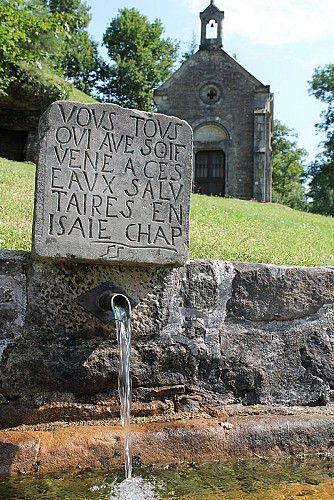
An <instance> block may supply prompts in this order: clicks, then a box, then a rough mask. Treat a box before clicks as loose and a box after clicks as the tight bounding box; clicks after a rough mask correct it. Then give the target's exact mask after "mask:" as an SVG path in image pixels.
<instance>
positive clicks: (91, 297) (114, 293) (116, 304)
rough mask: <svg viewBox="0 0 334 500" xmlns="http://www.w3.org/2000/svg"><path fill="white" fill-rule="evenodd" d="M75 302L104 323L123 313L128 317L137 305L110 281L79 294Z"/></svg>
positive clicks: (118, 317)
mask: <svg viewBox="0 0 334 500" xmlns="http://www.w3.org/2000/svg"><path fill="white" fill-rule="evenodd" d="M76 302H77V303H78V304H80V305H81V306H82V307H84V308H85V309H86V310H87V311H89V312H90V313H92V314H94V316H97V317H98V318H99V319H100V320H101V321H103V322H104V323H107V322H108V321H112V320H116V321H117V320H120V319H121V317H122V314H124V313H125V316H126V318H127V319H130V316H131V311H132V308H133V307H135V306H136V305H137V303H136V302H134V301H133V300H132V299H130V298H128V297H127V296H126V295H125V294H124V293H123V290H121V289H119V288H117V287H115V286H114V285H113V284H112V283H111V282H106V283H104V284H102V285H99V286H98V287H96V288H94V289H93V290H90V291H89V292H86V293H84V294H82V295H80V297H77V299H76Z"/></svg>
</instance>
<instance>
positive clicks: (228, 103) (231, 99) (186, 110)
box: [155, 50, 265, 199]
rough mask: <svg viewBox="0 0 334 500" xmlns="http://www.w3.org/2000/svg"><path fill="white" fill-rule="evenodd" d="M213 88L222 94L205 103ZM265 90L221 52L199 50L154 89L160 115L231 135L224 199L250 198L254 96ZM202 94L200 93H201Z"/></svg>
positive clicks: (251, 194)
mask: <svg viewBox="0 0 334 500" xmlns="http://www.w3.org/2000/svg"><path fill="white" fill-rule="evenodd" d="M210 84H214V85H215V86H216V87H217V88H218V93H219V94H220V97H219V99H217V97H216V98H214V99H213V100H212V101H213V103H209V99H207V101H206V102H203V99H201V97H200V95H202V96H203V95H204V96H205V86H206V85H210ZM259 89H261V90H262V89H265V87H264V86H263V85H262V84H261V83H260V82H258V81H257V80H256V79H255V78H254V77H252V76H251V75H250V74H249V73H247V71H246V70H244V69H243V68H242V67H241V66H240V65H239V64H238V63H237V62H236V61H234V60H233V59H232V58H231V57H230V56H228V55H227V54H226V53H225V52H224V51H221V50H215V51H214V50H211V51H207V50H205V51H204V50H202V51H199V52H197V53H196V54H195V55H194V56H192V57H191V59H190V60H189V61H188V62H187V63H185V64H184V66H183V67H181V69H180V70H179V71H177V72H176V73H175V74H174V75H173V76H172V78H171V79H170V80H169V81H168V82H167V84H165V85H163V86H162V87H161V88H160V89H158V90H157V91H156V93H155V99H156V102H157V106H158V111H159V112H162V113H166V114H169V115H175V116H178V117H179V118H182V119H185V120H187V121H188V122H189V123H190V125H192V126H193V127H194V124H196V125H198V123H199V122H201V121H203V123H204V122H216V123H220V124H221V125H223V126H224V127H225V128H226V130H227V131H228V133H229V135H230V138H231V139H230V143H229V152H228V155H227V165H226V167H227V171H228V179H227V184H228V186H227V187H228V194H229V195H230V196H233V197H238V198H248V199H249V198H252V197H253V147H254V104H255V91H256V90H259ZM201 90H202V92H201Z"/></svg>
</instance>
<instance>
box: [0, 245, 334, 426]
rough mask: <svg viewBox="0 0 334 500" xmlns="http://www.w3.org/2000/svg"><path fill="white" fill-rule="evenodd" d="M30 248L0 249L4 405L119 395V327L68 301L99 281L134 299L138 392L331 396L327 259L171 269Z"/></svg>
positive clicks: (308, 399)
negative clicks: (36, 253)
mask: <svg viewBox="0 0 334 500" xmlns="http://www.w3.org/2000/svg"><path fill="white" fill-rule="evenodd" d="M28 257H29V256H28V255H27V254H23V253H20V252H2V253H1V266H0V268H1V269H2V271H1V272H2V274H1V276H0V291H1V298H2V300H1V301H0V317H1V335H2V337H1V342H2V347H3V355H2V364H1V393H2V396H1V397H2V401H3V405H8V404H10V403H9V402H15V404H23V403H27V402H29V404H36V405H38V404H42V403H50V402H61V401H64V402H69V401H70V402H74V403H75V402H79V403H92V402H98V401H99V400H104V401H106V400H108V398H109V399H110V398H112V397H113V396H115V394H116V393H117V371H118V347H117V343H116V336H115V325H114V323H113V322H111V323H108V324H103V323H101V322H100V320H99V319H97V318H95V317H94V316H92V315H91V314H90V313H89V312H87V311H86V310H85V309H83V308H82V307H80V306H79V305H78V304H77V302H76V301H75V299H76V298H77V297H78V296H79V295H81V294H82V293H84V292H86V291H88V290H90V289H92V288H94V287H96V286H98V285H100V284H101V283H104V282H105V281H111V282H113V283H114V284H115V286H117V287H120V288H122V289H123V290H124V292H125V293H126V294H127V295H128V296H129V297H130V298H132V299H133V300H134V301H135V302H136V303H137V304H138V305H137V306H136V307H135V308H134V310H133V315H132V317H133V341H132V359H131V372H132V378H133V386H134V398H135V400H138V401H141V400H142V401H146V402H149V401H150V400H161V401H163V402H165V403H166V402H167V403H168V402H171V403H172V404H174V405H176V404H178V405H182V404H184V405H190V406H194V405H195V406H196V404H200V403H198V401H200V400H201V399H200V398H204V399H205V400H206V402H210V404H212V405H213V407H216V408H219V407H223V405H225V404H231V403H243V404H246V405H249V404H253V405H254V404H285V405H311V406H312V405H324V404H326V403H328V402H331V401H333V399H334V392H333V387H334V375H333V370H332V367H333V356H334V349H333V339H334V309H333V304H334V300H333V296H334V287H333V284H334V269H333V268H301V267H299V268H296V267H279V266H270V265H262V264H240V263H232V262H220V261H202V260H198V261H189V262H188V263H187V265H186V266H184V267H181V268H177V269H161V268H160V269H158V268H153V267H151V268H136V267H114V266H110V265H109V266H108V265H87V264H70V263H54V262H42V261H33V262H30V264H29V267H27V259H28ZM23 263H25V264H24V265H23ZM26 282H27V288H26ZM26 301H27V306H26V307H25V302H26ZM180 393H182V394H183V395H182V396H180ZM196 398H197V399H196ZM177 401H178V403H177ZM12 404H14V403H12ZM4 407H5V406H2V408H4ZM1 411H2V410H1V406H0V421H1ZM2 413H3V415H4V414H5V412H4V411H3V412H2ZM7 414H8V412H7Z"/></svg>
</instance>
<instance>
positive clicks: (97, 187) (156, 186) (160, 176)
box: [33, 101, 192, 266]
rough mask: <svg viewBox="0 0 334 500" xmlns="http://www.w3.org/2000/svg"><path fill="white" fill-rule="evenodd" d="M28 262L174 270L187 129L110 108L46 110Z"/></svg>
mask: <svg viewBox="0 0 334 500" xmlns="http://www.w3.org/2000/svg"><path fill="white" fill-rule="evenodd" d="M39 141H40V151H39V157H38V168H37V179H36V195H35V215H34V227H33V254H34V257H36V258H44V259H45V258H46V259H48V258H58V259H62V260H64V259H72V260H73V259H75V260H78V261H91V262H103V263H111V264H119V263H126V264H135V265H149V264H152V265H159V266H160V265H161V266H165V265H167V266H168V265H169V266H178V265H182V264H183V263H184V262H185V261H186V259H187V256H188V247H189V209H190V192H191V183H192V130H191V127H190V126H189V125H188V124H187V123H186V122H185V121H183V120H180V119H178V118H174V117H170V116H165V115H162V114H153V113H146V112H142V111H137V110H129V109H124V108H121V107H119V106H117V105H114V104H84V105H83V104H81V103H76V102H69V101H58V102H55V103H53V104H52V105H51V106H50V107H49V109H48V110H47V111H46V112H45V113H44V115H43V117H42V118H41V122H40V128H39Z"/></svg>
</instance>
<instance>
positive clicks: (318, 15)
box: [86, 0, 334, 161]
mask: <svg viewBox="0 0 334 500" xmlns="http://www.w3.org/2000/svg"><path fill="white" fill-rule="evenodd" d="M86 3H87V5H89V6H90V7H91V15H92V21H91V23H90V26H89V31H90V33H91V35H92V36H93V38H94V39H95V40H96V41H98V42H100V43H101V42H102V36H103V33H104V32H105V30H106V27H107V26H108V25H109V23H110V21H111V20H112V19H113V18H114V17H115V16H116V15H117V13H118V10H119V9H121V8H124V7H128V8H131V7H134V8H136V9H138V10H139V11H140V12H141V13H142V14H144V15H146V16H147V18H148V19H149V20H150V21H153V20H154V19H157V18H158V19H160V20H161V21H162V23H163V25H164V26H165V36H166V37H167V36H168V37H170V38H172V39H175V40H179V41H180V42H181V50H182V51H185V50H186V49H187V43H188V42H189V41H190V40H191V38H192V36H193V33H194V34H195V36H196V37H197V40H199V35H200V20H199V12H200V11H203V10H204V9H205V8H206V7H207V6H208V5H209V3H210V2H209V0H163V1H162V0H132V1H131V0H113V1H110V2H106V0H86ZM215 4H216V5H217V7H218V8H219V9H221V10H224V12H225V19H224V24H223V43H224V50H225V51H226V52H227V53H228V54H230V55H234V54H235V55H236V56H237V58H238V61H239V62H240V64H242V66H244V67H245V68H246V69H247V70H248V71H250V73H252V74H253V75H254V76H255V77H256V78H258V79H259V80H260V81H261V82H262V83H264V84H265V85H270V87H271V90H272V92H274V95H275V118H277V119H279V120H281V121H282V122H283V123H285V124H286V125H288V127H290V128H293V129H295V131H296V132H297V133H298V136H299V139H298V145H299V146H300V147H303V148H305V149H306V150H307V151H308V153H309V157H308V161H311V160H312V159H313V158H314V157H315V155H316V154H317V152H319V151H320V150H319V148H318V144H319V142H320V141H321V140H322V138H323V137H322V136H320V135H318V134H316V132H315V128H314V125H315V124H316V123H317V122H319V120H320V112H321V110H322V109H324V106H323V105H322V104H321V103H320V102H318V101H317V100H316V99H315V98H314V97H312V96H309V95H308V87H309V85H308V81H309V80H310V79H311V78H312V74H313V71H314V68H315V67H317V66H324V65H325V64H328V63H332V62H333V61H334V2H333V0H266V1H263V0H215ZM102 54H103V55H106V53H105V51H103V49H102Z"/></svg>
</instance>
